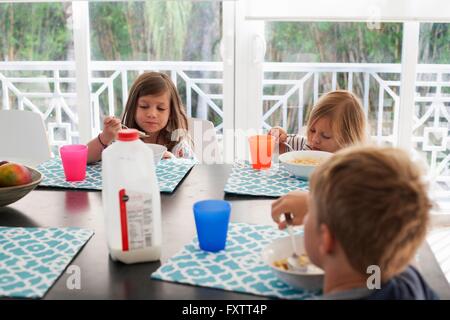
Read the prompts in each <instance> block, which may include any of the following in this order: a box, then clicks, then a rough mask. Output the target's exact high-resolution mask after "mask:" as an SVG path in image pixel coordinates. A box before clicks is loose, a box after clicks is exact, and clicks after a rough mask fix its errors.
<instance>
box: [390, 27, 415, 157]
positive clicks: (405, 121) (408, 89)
mask: <svg viewBox="0 0 450 320" xmlns="http://www.w3.org/2000/svg"><path fill="white" fill-rule="evenodd" d="M419 33H420V23H419V22H405V23H403V44H402V73H401V87H400V107H399V116H398V126H397V128H398V139H397V141H395V142H394V143H396V144H397V146H398V147H401V148H404V149H407V150H409V149H411V147H412V139H411V138H412V128H413V115H414V108H415V104H414V97H415V92H416V77H417V75H416V69H417V60H418V57H419Z"/></svg>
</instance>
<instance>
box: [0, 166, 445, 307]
mask: <svg viewBox="0 0 450 320" xmlns="http://www.w3.org/2000/svg"><path fill="white" fill-rule="evenodd" d="M230 170H231V166H229V165H208V166H207V165H197V166H195V167H194V168H193V169H192V171H191V172H190V173H189V175H188V176H187V177H186V178H185V179H184V181H183V182H182V183H181V184H180V185H179V186H178V188H177V189H176V190H175V192H174V193H173V194H170V195H168V194H162V197H161V201H162V227H163V251H162V261H165V260H167V259H168V258H169V257H171V256H172V255H174V254H175V253H177V252H178V251H179V250H181V249H182V248H183V246H184V245H185V244H187V243H189V242H190V241H191V240H192V239H193V238H194V237H195V235H196V232H195V222H194V217H193V213H192V205H193V204H194V202H196V201H198V200H202V199H224V198H225V199H226V200H229V201H231V202H232V213H231V221H232V222H247V223H260V224H268V225H274V224H273V222H272V220H271V218H270V204H271V203H272V201H273V199H269V198H255V197H242V196H225V195H224V192H223V188H224V185H225V182H226V180H227V177H228V174H229V172H230ZM0 226H16V227H69V226H76V227H82V228H87V229H91V230H94V232H95V234H94V236H93V237H92V238H91V239H90V240H89V242H88V243H87V244H86V246H85V247H84V248H83V249H82V250H81V252H80V253H79V254H78V256H77V257H76V258H75V259H74V260H73V261H72V263H71V264H72V265H76V266H78V267H79V268H80V271H81V289H72V290H70V289H68V288H67V285H66V283H67V280H68V278H69V276H70V274H68V273H63V274H62V276H61V277H60V278H59V279H58V280H57V282H56V283H55V285H54V286H53V287H52V288H51V289H50V290H49V292H48V293H47V294H46V296H45V299H224V300H225V299H263V297H260V296H254V295H247V294H240V293H235V292H228V291H223V290H216V289H208V288H202V287H196V286H190V285H181V284H175V283H171V282H164V281H159V280H152V279H150V275H151V273H152V272H153V271H155V270H156V269H157V268H158V267H159V266H160V265H161V264H160V262H154V263H143V264H134V265H125V264H122V263H120V262H113V261H112V260H111V259H110V258H109V255H108V249H107V246H106V238H105V232H104V224H103V215H102V203H101V192H95V191H75V190H62V189H51V190H49V189H37V190H34V191H32V192H31V193H30V194H28V195H27V196H26V197H24V198H23V199H21V200H19V201H18V202H16V203H14V204H12V205H10V206H8V207H3V208H0ZM418 262H419V268H420V270H421V271H422V273H423V274H424V277H425V279H426V280H427V281H428V283H429V284H430V285H431V286H432V287H433V288H434V289H435V290H436V292H438V294H439V295H440V296H441V298H444V299H450V287H449V285H448V282H447V280H446V278H445V276H444V274H443V273H442V271H441V269H440V267H439V265H438V264H437V262H436V259H435V258H434V255H433V254H432V252H431V250H430V248H429V247H428V245H427V244H426V243H425V244H424V245H423V246H422V248H421V250H420V253H419V259H418Z"/></svg>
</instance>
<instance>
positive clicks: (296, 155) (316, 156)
mask: <svg viewBox="0 0 450 320" xmlns="http://www.w3.org/2000/svg"><path fill="white" fill-rule="evenodd" d="M332 155H333V154H332V153H331V152H325V151H312V150H311V151H309V150H305V151H291V152H286V153H283V154H282V155H280V156H279V157H278V160H279V161H280V162H281V163H282V165H283V166H284V167H285V168H286V170H287V171H289V173H291V174H293V175H294V176H296V177H299V178H302V179H309V177H310V176H311V173H312V172H313V171H314V169H315V168H316V167H317V166H314V165H305V164H299V163H292V162H291V161H294V160H301V159H312V160H321V161H323V160H325V159H327V158H329V157H331V156H332Z"/></svg>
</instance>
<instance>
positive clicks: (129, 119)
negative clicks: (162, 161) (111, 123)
mask: <svg viewBox="0 0 450 320" xmlns="http://www.w3.org/2000/svg"><path fill="white" fill-rule="evenodd" d="M166 92H168V93H169V99H170V115H169V120H168V122H167V125H166V126H165V127H164V128H163V129H162V130H161V132H160V134H159V136H158V140H161V142H162V143H163V144H164V145H165V146H166V147H167V149H168V150H171V149H172V148H173V147H174V146H175V145H176V144H177V143H179V142H180V141H181V139H183V136H184V135H187V129H188V122H187V117H186V113H185V111H184V106H183V104H182V103H181V98H180V95H179V94H178V91H177V89H176V87H175V85H174V84H173V82H172V80H171V79H170V78H169V76H167V75H166V74H164V73H161V72H145V73H143V74H141V75H140V76H139V77H138V78H137V79H136V80H135V81H134V83H133V85H132V86H131V89H130V92H129V96H128V100H127V104H126V106H125V112H124V114H123V117H122V123H123V124H125V125H126V126H127V127H128V128H134V129H138V130H140V131H143V130H142V128H140V127H139V125H138V124H137V123H136V119H135V115H136V109H137V105H138V99H139V98H140V97H143V96H147V95H155V96H159V95H162V94H164V93H166ZM180 129H181V132H182V133H181V134H179V133H180ZM173 133H175V134H173Z"/></svg>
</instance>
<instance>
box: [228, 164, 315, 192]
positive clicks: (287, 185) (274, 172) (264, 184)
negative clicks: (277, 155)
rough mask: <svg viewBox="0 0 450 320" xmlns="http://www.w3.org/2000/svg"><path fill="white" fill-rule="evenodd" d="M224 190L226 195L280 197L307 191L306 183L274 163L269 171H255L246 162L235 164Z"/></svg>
mask: <svg viewBox="0 0 450 320" xmlns="http://www.w3.org/2000/svg"><path fill="white" fill-rule="evenodd" d="M224 190H225V192H227V193H236V194H244V195H251V196H267V197H280V196H283V195H285V194H286V193H288V192H290V191H295V190H308V181H306V180H301V179H299V178H296V177H295V176H293V175H291V174H290V173H289V172H288V171H287V170H286V169H285V168H284V167H283V166H281V165H279V164H276V163H274V164H272V167H271V168H270V169H267V170H255V169H253V168H252V166H251V164H250V163H249V162H247V161H245V162H235V163H234V164H233V168H232V171H231V174H230V176H229V177H228V180H227V183H226V185H225V189H224Z"/></svg>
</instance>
